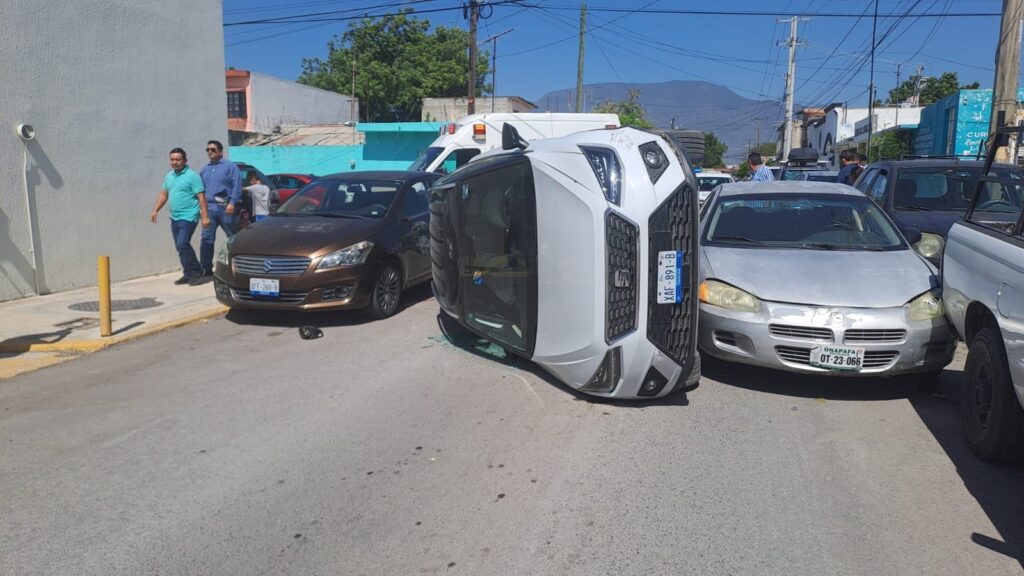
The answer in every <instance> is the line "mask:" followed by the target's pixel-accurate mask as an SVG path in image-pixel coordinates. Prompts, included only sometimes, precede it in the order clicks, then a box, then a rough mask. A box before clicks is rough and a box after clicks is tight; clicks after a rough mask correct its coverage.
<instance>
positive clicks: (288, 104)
mask: <svg viewBox="0 0 1024 576" xmlns="http://www.w3.org/2000/svg"><path fill="white" fill-rule="evenodd" d="M248 96H249V99H248V105H249V108H248V111H249V126H248V127H247V130H246V131H248V132H272V131H273V130H274V127H275V126H278V125H281V124H343V123H345V122H351V121H353V118H352V114H351V107H352V98H351V97H350V96H346V95H344V94H338V93H336V92H329V91H327V90H321V89H319V88H313V87H312V86H305V85H302V84H297V83H295V82H291V81H288V80H282V79H280V78H275V77H273V76H267V75H266V74H258V73H256V72H252V73H250V77H249V88H248ZM358 115H359V107H358V103H357V105H356V116H358Z"/></svg>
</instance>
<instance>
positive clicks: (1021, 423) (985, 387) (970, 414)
mask: <svg viewBox="0 0 1024 576" xmlns="http://www.w3.org/2000/svg"><path fill="white" fill-rule="evenodd" d="M964 376H965V378H964V383H963V387H962V388H961V392H960V417H961V421H962V422H963V426H964V434H965V435H966V436H967V443H968V444H969V445H970V447H971V451H972V452H974V454H975V455H976V456H978V457H979V458H981V459H982V460H989V461H993V462H1005V463H1019V462H1024V409H1021V406H1020V402H1018V400H1017V395H1016V393H1015V392H1014V389H1013V383H1012V382H1011V381H1010V366H1009V364H1008V363H1007V360H1006V349H1005V348H1004V347H1003V339H1002V337H1001V335H1000V334H999V330H998V328H994V327H992V326H987V327H985V328H983V329H982V330H981V331H980V332H978V334H977V335H976V336H975V337H974V341H973V342H971V348H970V351H969V352H968V353H967V363H966V366H965V367H964Z"/></svg>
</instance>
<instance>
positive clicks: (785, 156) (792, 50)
mask: <svg viewBox="0 0 1024 576" xmlns="http://www.w3.org/2000/svg"><path fill="white" fill-rule="evenodd" d="M786 20H789V39H788V40H785V41H784V42H780V43H779V45H780V46H788V47H789V67H788V68H787V69H786V125H785V127H784V128H783V132H782V134H783V137H782V150H781V155H780V158H782V161H783V162H785V161H787V160H789V150H790V148H792V147H793V90H794V89H795V85H796V47H797V45H799V44H803V43H804V42H803V41H802V40H800V39H799V38H797V35H796V25H797V22H798V21H800V20H801V18H800V17H798V16H793V17H791V18H788V19H782V20H776V22H785V21H786ZM802 20H810V18H802Z"/></svg>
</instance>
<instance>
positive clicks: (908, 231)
mask: <svg viewBox="0 0 1024 576" xmlns="http://www.w3.org/2000/svg"><path fill="white" fill-rule="evenodd" d="M900 232H903V235H904V236H906V238H907V242H909V243H910V245H911V247H913V245H914V244H917V243H918V242H920V241H921V231H920V230H918V229H917V228H912V227H910V226H908V227H906V228H901V229H900Z"/></svg>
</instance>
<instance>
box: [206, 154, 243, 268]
mask: <svg viewBox="0 0 1024 576" xmlns="http://www.w3.org/2000/svg"><path fill="white" fill-rule="evenodd" d="M206 155H207V157H209V159H210V163H209V164H207V165H206V167H205V168H203V171H202V176H203V187H204V188H206V204H207V206H209V210H210V224H211V225H210V226H208V227H206V228H203V237H202V240H201V242H200V244H199V260H200V263H201V264H202V266H203V276H212V275H213V244H214V242H216V240H217V228H218V227H220V228H223V229H224V233H225V234H227V236H228V238H230V237H232V236H234V235H235V209H236V208H237V207H239V205H240V204H241V199H242V178H241V175H240V174H239V173H238V166H236V165H235V163H234V162H232V161H230V160H228V159H226V158H224V145H223V144H221V143H220V142H218V141H216V140H210V141H209V142H207V143H206Z"/></svg>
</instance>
